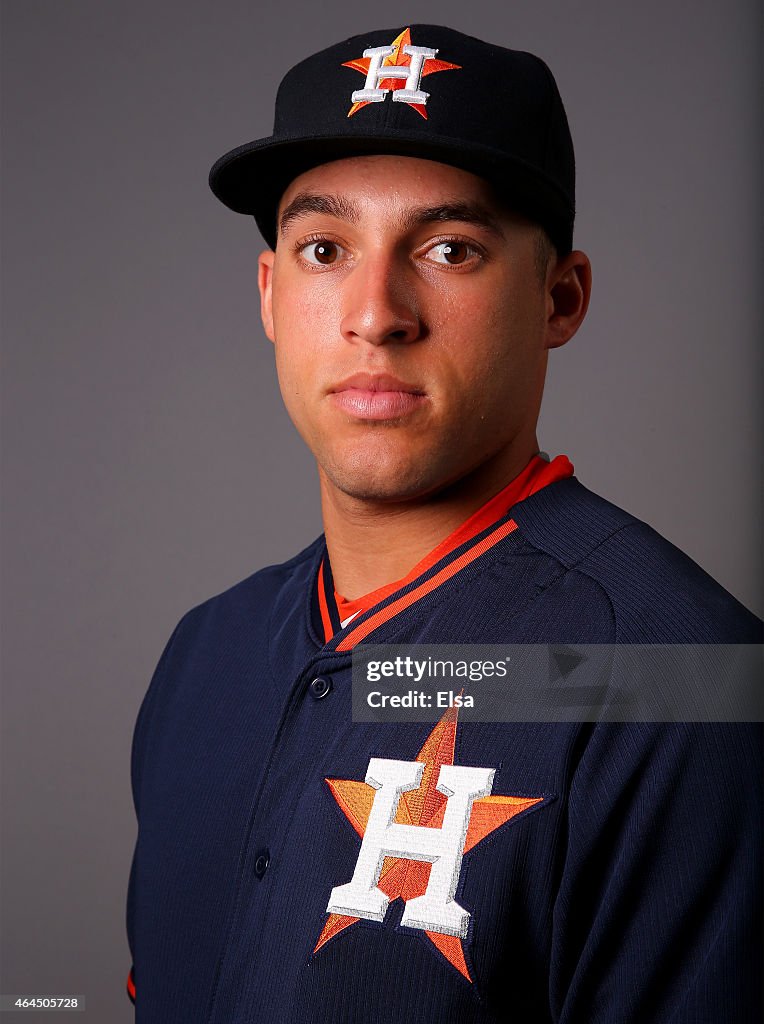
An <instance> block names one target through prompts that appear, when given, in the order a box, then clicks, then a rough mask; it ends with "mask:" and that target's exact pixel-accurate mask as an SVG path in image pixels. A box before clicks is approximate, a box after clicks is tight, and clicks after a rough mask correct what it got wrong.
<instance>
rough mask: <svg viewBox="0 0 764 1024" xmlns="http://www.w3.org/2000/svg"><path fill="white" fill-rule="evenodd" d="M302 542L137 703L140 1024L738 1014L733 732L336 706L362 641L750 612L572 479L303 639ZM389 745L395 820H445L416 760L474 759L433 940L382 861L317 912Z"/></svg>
mask: <svg viewBox="0 0 764 1024" xmlns="http://www.w3.org/2000/svg"><path fill="white" fill-rule="evenodd" d="M325 554H326V553H325V548H324V544H323V540H322V539H319V540H318V541H316V542H315V543H314V544H313V545H311V547H310V548H308V549H306V551H304V552H303V553H302V554H301V555H298V556H297V557H296V558H295V559H293V560H292V561H290V562H287V563H285V564H284V565H281V566H274V567H271V568H268V569H264V570H262V571H261V572H258V573H256V574H255V575H254V576H251V577H249V578H248V579H246V580H244V581H243V582H242V583H240V584H238V585H237V586H235V587H233V588H231V589H230V590H229V591H226V592H225V593H224V594H221V595H219V596H218V597H215V598H212V599H211V600H210V601H207V602H205V603H204V604H203V605H200V606H199V607H198V608H195V609H193V610H192V611H191V612H189V613H188V614H187V615H186V616H185V617H184V618H183V619H182V620H181V622H180V623H179V625H178V627H177V628H176V630H175V632H174V634H173V636H172V637H171V639H170V641H169V642H168V645H167V647H166V649H165V651H164V653H163V655H162V658H161V660H160V663H159V665H158V667H157V671H156V673H155V675H154V678H153V680H152V683H151V686H150V687H149V691H148V693H147V695H146V698H145V700H144V702H143V705H142V707H141V710H140V713H139V717H138V721H137V724H136V730H135V737H134V745H133V762H132V783H133V792H134V798H135V804H136V811H137V816H138V823H139V833H138V840H137V844H136V849H135V855H134V859H133V868H132V872H131V882H130V891H129V897H128V934H129V938H130V944H131V949H132V953H133V958H134V984H135V989H136V1020H137V1021H138V1024H174V1022H178V1024H180V1022H183V1024H195V1022H205V1024H254V1022H259V1021H276V1022H281V1021H284V1022H287V1021H288V1022H290V1024H291V1022H305V1024H307V1022H311V1024H323V1022H326V1024H328V1022H330V1021H331V1022H338V1021H339V1022H348V1024H354V1022H358V1024H361V1022H363V1024H393V1022H394V1024H401V1022H404V1021H406V1022H407V1021H412V1022H413V1021H416V1022H417V1024H429V1022H435V1021H437V1022H444V1021H446V1022H450V1021H453V1022H460V1024H461V1022H464V1024H473V1022H475V1024H478V1022H479V1024H484V1022H499V1021H502V1022H503V1021H515V1020H516V1021H522V1022H524V1024H528V1022H530V1024H537V1022H538V1024H541V1022H544V1024H547V1022H554V1024H579V1022H586V1024H611V1022H632V1021H633V1022H635V1024H636V1022H639V1024H645V1022H655V1024H659V1022H660V1024H664V1022H671V1024H679V1022H683V1024H684V1022H686V1024H690V1022H693V1024H697V1022H706V1021H707V1022H709V1024H712V1022H713V1024H720V1022H729V1024H733V1022H734V1024H739V1022H746V1021H749V1020H751V1021H752V1020H758V1019H759V1012H760V1009H761V1006H760V1001H759V998H760V987H759V977H758V974H759V967H760V961H761V906H762V896H761V891H760V882H761V871H760V850H761V824H760V822H761V806H762V803H761V797H762V794H761V776H762V771H761V768H762V745H761V744H762V737H761V728H760V726H757V725H718V724H717V725H690V724H685V725H682V724H676V725H662V724H576V723H570V724H539V723H523V724H491V723H482V724H481V723H472V722H465V723H460V722H458V721H457V720H456V718H455V716H453V717H447V718H445V719H444V720H443V721H442V722H441V723H440V724H439V725H435V726H433V724H429V725H418V724H396V725H393V724H384V725H382V724H354V723H353V722H352V721H351V713H350V659H351V648H352V646H353V643H354V642H359V640H366V639H367V638H368V640H369V641H373V642H379V643H386V642H389V643H417V642H421V643H441V642H442V643H546V642H554V643H573V644H578V643H760V642H761V623H759V622H758V620H757V619H755V618H754V617H753V616H752V615H750V613H749V612H747V611H746V610H745V609H744V608H743V607H742V606H741V605H740V604H739V603H738V602H737V601H736V600H735V599H734V598H733V597H731V595H729V594H727V593H726V592H725V591H724V590H723V589H722V588H721V587H719V586H718V584H716V583H714V581H713V580H711V579H710V578H709V577H708V576H707V575H706V574H705V573H704V572H703V571H702V570H701V569H700V568H699V567H698V566H696V565H695V564H694V563H693V562H691V561H690V560H689V559H688V558H686V556H684V555H682V554H681V553H680V552H679V551H677V549H676V548H674V547H672V545H670V544H669V543H668V542H667V541H665V540H663V539H662V538H660V537H659V536H658V535H657V534H655V532H654V531H652V530H650V528H649V527H647V526H645V525H644V524H642V523H640V522H639V521H637V520H635V519H634V518H633V517H631V516H629V515H628V514H627V513H625V512H622V511H621V510H619V509H617V508H615V507H614V506H612V505H610V504H609V503H607V502H605V501H604V500H603V499H601V498H598V497H597V496H596V495H593V494H592V493H591V492H589V491H588V490H586V489H585V488H584V487H583V486H582V485H581V484H580V483H579V482H578V481H577V480H576V479H575V478H570V479H567V480H561V481H559V482H557V483H554V484H551V485H550V486H548V487H546V488H544V489H543V490H541V491H539V492H538V493H536V494H533V495H531V496H530V497H528V498H527V499H526V500H524V501H521V502H520V503H518V504H516V505H515V506H514V507H513V508H511V509H510V510H509V511H508V512H507V514H506V515H505V516H504V517H503V518H501V519H499V520H498V522H497V523H495V524H493V525H492V526H490V527H489V528H488V529H487V530H485V531H483V532H482V533H481V534H478V535H477V536H476V537H473V538H470V540H469V541H468V542H467V543H466V545H464V546H462V547H460V548H457V549H456V550H454V551H452V552H450V553H449V554H448V555H447V556H446V557H445V558H444V559H443V560H441V561H440V562H438V563H436V564H435V565H433V566H431V567H430V568H429V569H428V570H427V572H426V573H425V574H424V577H423V578H420V579H416V580H413V581H411V582H409V583H408V584H407V585H406V587H404V588H403V591H402V592H397V593H394V594H392V595H390V596H389V597H388V598H387V599H386V600H385V601H383V602H382V603H381V605H378V606H376V607H375V608H371V609H368V610H367V611H365V612H364V613H363V614H361V615H358V616H357V617H356V618H354V619H353V621H352V622H350V623H349V624H348V625H347V626H346V627H345V628H344V629H343V628H341V627H340V628H339V629H336V630H334V629H333V636H332V638H331V640H330V641H329V642H326V640H325V633H324V628H325V624H324V622H323V621H322V615H321V608H320V606H319V600H318V586H317V584H318V575H319V570H320V567H321V565H322V564H324V565H328V562H327V560H326V557H325ZM433 581H434V582H433ZM375 759H376V761H375ZM380 759H381V760H380ZM392 762H395V764H396V765H398V766H399V767H398V768H396V770H400V771H409V770H411V771H416V773H418V777H421V780H422V781H421V786H420V788H419V790H417V791H416V792H415V793H414V794H413V796H412V797H411V799H410V800H407V801H406V802H405V809H404V808H403V807H402V805H401V809H399V811H398V813H397V815H396V819H395V823H396V824H398V823H401V827H403V828H404V832H401V833H400V835H412V834H413V833H411V832H405V828H406V827H411V826H413V827H414V828H416V827H418V826H419V827H421V826H428V825H429V826H430V829H432V830H435V829H437V828H440V827H441V826H442V825H443V823H444V820H445V818H444V814H445V808H444V806H443V803H442V799H443V798H442V797H440V796H438V795H437V794H436V792H435V789H434V786H433V779H434V777H435V774H436V772H437V771H441V772H442V771H449V770H452V772H453V773H454V774H453V778H454V780H456V781H455V783H454V785H456V783H457V782H458V781H459V780H460V779H462V778H466V777H467V776H466V775H465V773H464V772H462V774H461V775H460V774H459V773H460V771H461V770H462V769H465V768H470V769H472V770H473V775H471V776H469V777H470V778H473V777H474V779H477V780H478V782H476V783H475V787H477V788H475V787H473V788H474V789H475V795H474V796H473V797H469V798H467V797H465V800H466V801H467V803H465V805H464V806H465V807H467V805H468V804H469V801H470V800H471V801H472V803H471V804H470V806H469V807H468V809H467V811H465V815H466V816H465V817H464V827H465V829H466V832H465V833H464V834H465V837H466V838H465V842H464V849H463V850H460V851H458V858H457V860H458V872H457V877H456V881H455V888H454V894H453V898H454V900H455V901H456V902H457V903H458V906H459V907H460V908H462V909H463V910H465V911H466V912H467V915H468V916H467V918H466V919H463V923H462V924H460V925H459V926H458V927H457V928H454V929H452V931H451V932H450V933H449V932H448V930H447V928H448V926H447V925H446V924H444V923H439V922H438V921H437V920H434V919H433V920H429V919H428V921H427V922H425V925H426V927H420V926H412V925H411V924H406V915H407V907H409V905H410V904H411V903H413V901H414V900H415V899H416V898H417V897H418V896H421V894H422V892H423V891H424V890H425V889H426V886H427V882H426V879H425V878H424V876H423V874H422V870H421V862H417V863H415V862H413V861H410V860H409V861H407V860H406V858H397V859H396V858H388V861H389V862H388V863H386V864H385V865H383V866H382V875H383V876H384V877H383V878H382V876H380V878H381V880H380V886H381V887H382V889H383V890H384V892H385V894H386V896H387V898H388V900H389V902H388V903H387V904H386V905H385V908H384V909H383V911H381V913H380V914H378V915H377V916H378V918H379V919H376V920H375V919H372V918H371V917H368V916H367V917H361V916H359V915H353V914H352V913H346V912H344V911H343V908H342V903H341V894H342V893H343V891H344V890H343V888H342V887H343V886H345V885H347V883H349V882H350V881H351V878H352V877H353V876H354V870H355V868H356V864H357V863H358V860H359V851H360V849H361V846H362V844H363V842H364V841H365V840H364V834H365V832H366V831H367V830H368V831H369V832H371V831H373V830H374V828H375V827H377V826H376V825H375V822H374V817H373V813H372V809H371V803H372V801H371V799H370V793H369V792H368V791H367V790H366V789H364V788H363V786H364V779H365V778H366V776H367V772H369V771H371V768H370V766H372V764H373V763H374V764H376V765H378V766H379V767H381V768H384V767H385V766H386V765H389V764H390V763H392ZM412 764H413V766H414V767H413V768H412V767H411V766H412ZM406 765H408V766H409V767H408V768H407V767H406ZM401 766H402V767H401ZM450 766H454V767H453V769H450ZM481 773H482V774H481ZM489 773H490V775H489ZM489 777H490V782H489V783H488V782H486V780H488V779H489ZM481 780H482V781H481ZM379 785H380V788H382V789H383V788H384V785H385V783H383V782H380V784H379ZM480 786H482V787H483V788H482V790H479V787H480ZM478 790H479V791H478ZM465 793H466V790H465ZM449 799H451V798H449ZM439 801H440V802H439ZM470 808H471V809H470ZM425 830H426V829H424V828H422V829H421V831H422V832H424V831H425ZM446 831H447V830H446ZM446 831H444V833H443V834H444V836H445V834H446ZM417 834H419V833H417ZM455 863H456V861H455ZM412 865H413V866H412ZM335 893H336V897H335V896H333V894H335ZM335 898H336V901H337V906H338V907H339V909H338V910H334V911H330V910H329V909H328V908H329V907H330V906H332V899H335ZM348 918H353V920H347V919H348ZM464 921H466V924H464ZM430 925H434V927H430Z"/></svg>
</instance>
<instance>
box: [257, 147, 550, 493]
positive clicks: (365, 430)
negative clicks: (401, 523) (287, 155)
mask: <svg viewBox="0 0 764 1024" xmlns="http://www.w3.org/2000/svg"><path fill="white" fill-rule="evenodd" d="M279 217H280V229H279V238H278V244H277V247H276V252H275V254H274V253H271V252H268V253H264V254H263V255H262V256H261V259H260V287H261V293H262V312H263V323H264V327H265V331H266V334H267V335H268V337H269V338H270V339H271V340H272V341H273V342H274V344H275V350H276V365H277V370H278V376H279V382H280V386H281V391H282V395H283V398H284V402H285V404H286V407H287V410H288V412H289V414H290V416H291V417H292V420H293V421H294V423H295V425H296V427H297V429H298V430H299V432H300V434H301V435H302V437H303V438H304V440H305V442H306V443H307V445H308V446H309V448H310V449H311V451H312V452H313V454H314V455H315V457H316V460H317V462H318V465H319V471H320V474H321V478H322V483H323V485H324V486H328V487H330V488H336V489H338V490H339V491H340V492H342V493H344V494H346V495H349V496H352V497H354V498H357V499H362V500H365V501H384V502H392V501H407V500H412V499H416V498H422V497H425V496H428V495H433V494H435V493H436V492H438V491H439V490H441V489H443V488H445V487H447V486H448V485H450V484H453V483H455V482H456V481H458V480H460V479H462V478H464V477H467V476H468V475H469V474H471V473H473V472H475V471H479V470H481V469H483V468H485V467H487V466H492V465H495V466H498V467H500V468H501V467H502V464H503V463H506V469H507V471H509V470H510V469H513V471H514V472H518V471H519V470H520V469H522V468H523V466H524V465H525V463H526V462H527V460H528V458H529V457H530V455H531V454H532V453H533V451H535V447H536V446H535V426H536V420H537V417H538V411H539V405H540V402H541V395H542V390H543V383H544V374H545V368H546V357H547V349H548V348H549V347H550V346H551V345H553V344H561V343H562V340H567V339H566V338H563V339H561V340H560V339H559V338H555V337H554V332H553V331H551V330H550V326H549V325H550V320H551V319H552V318H551V312H552V307H553V301H552V299H551V298H550V293H549V285H548V281H547V277H548V276H549V275H548V274H546V273H545V272H543V270H540V268H539V229H538V228H537V227H535V226H534V225H532V224H530V223H528V222H527V221H525V220H523V219H522V218H519V217H516V216H514V215H512V214H510V213H509V212H507V211H506V210H505V209H503V207H502V206H501V205H500V204H499V203H498V202H497V200H496V198H495V196H494V194H493V192H492V190H491V188H490V186H489V185H488V184H487V183H486V182H484V181H483V180H482V179H481V178H478V177H476V176H475V175H473V174H470V173H468V172H466V171H462V170H459V169H457V168H454V167H450V166H447V165H445V164H440V163H435V162H432V161H428V160H420V159H414V158H409V157H397V156H369V157H356V158H352V159H345V160H338V161H335V162H332V163H328V164H324V165H322V166H320V167H316V168H314V169H313V170H310V171H308V172H306V173H305V174H303V175H301V176H300V177H298V178H297V179H296V180H295V181H293V182H292V184H291V185H290V187H289V188H288V190H287V191H286V193H285V194H284V196H283V198H282V201H281V204H280V208H279ZM513 459H514V461H515V463H516V462H518V461H519V463H520V464H519V465H514V466H512V462H513ZM507 479H508V477H507Z"/></svg>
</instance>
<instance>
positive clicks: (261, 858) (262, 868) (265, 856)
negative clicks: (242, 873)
mask: <svg viewBox="0 0 764 1024" xmlns="http://www.w3.org/2000/svg"><path fill="white" fill-rule="evenodd" d="M270 862H271V855H270V853H268V851H267V850H258V851H257V856H256V857H255V875H256V877H257V878H262V877H263V875H264V874H265V872H266V871H267V870H268V865H269V864H270Z"/></svg>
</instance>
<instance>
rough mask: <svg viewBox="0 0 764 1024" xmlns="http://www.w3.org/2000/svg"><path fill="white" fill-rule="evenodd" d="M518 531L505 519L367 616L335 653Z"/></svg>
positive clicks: (346, 647)
mask: <svg viewBox="0 0 764 1024" xmlns="http://www.w3.org/2000/svg"><path fill="white" fill-rule="evenodd" d="M516 529H517V523H516V522H515V521H514V520H513V519H508V520H507V522H506V523H502V525H501V526H498V527H497V528H496V529H495V530H494V531H493V533H489V534H488V535H487V536H486V537H484V538H483V539H482V540H481V541H480V542H479V543H477V544H475V546H474V547H472V548H470V550H469V551H465V552H464V553H463V554H461V555H459V557H458V558H455V559H454V560H453V562H451V563H449V565H447V566H445V567H444V568H443V569H441V570H440V572H437V573H436V574H435V575H434V576H431V577H430V579H428V580H425V581H424V583H421V584H420V585H419V586H418V587H415V588H414V589H413V590H410V591H409V592H408V593H407V594H403V595H402V596H401V597H399V598H398V600H397V601H392V602H391V603H390V604H388V605H386V607H384V608H380V610H379V611H378V612H376V613H375V614H374V615H371V616H369V618H368V619H366V620H365V621H364V622H361V623H359V624H358V626H357V627H356V628H355V629H351V630H350V632H349V633H348V635H347V636H346V637H344V639H343V640H342V641H341V642H340V643H338V644H337V650H338V651H349V650H350V649H351V648H353V647H355V645H356V644H357V643H359V642H360V641H361V640H363V639H364V638H365V637H367V636H368V635H369V633H371V632H372V631H373V630H375V629H377V627H379V626H381V625H383V624H384V623H385V622H389V621H390V619H392V618H393V617H394V616H395V615H397V614H398V613H399V612H402V611H404V610H405V609H406V608H409V607H411V605H412V604H414V603H415V602H416V601H418V600H419V599H420V598H422V597H425V595H427V594H430V593H432V591H433V590H435V589H436V588H437V587H439V586H440V585H441V584H442V583H445V582H446V580H449V579H451V577H452V576H455V575H456V573H458V572H461V570H462V569H464V568H466V567H467V566H468V565H469V564H470V563H471V562H474V561H475V559H476V558H479V557H480V556H481V555H483V554H485V552H486V551H489V550H490V549H491V548H492V547H493V546H494V545H495V544H498V543H499V541H500V540H503V539H504V538H505V537H507V536H509V534H510V533H513V532H514V531H515V530H516Z"/></svg>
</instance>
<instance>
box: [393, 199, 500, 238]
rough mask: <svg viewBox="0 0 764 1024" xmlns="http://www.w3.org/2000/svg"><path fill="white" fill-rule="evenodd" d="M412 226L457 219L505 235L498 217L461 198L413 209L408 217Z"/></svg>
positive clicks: (477, 204)
mask: <svg viewBox="0 0 764 1024" xmlns="http://www.w3.org/2000/svg"><path fill="white" fill-rule="evenodd" d="M406 220H407V222H408V223H409V224H410V225H411V227H417V226H419V225H420V224H432V223H437V222H439V221H450V220H457V221H462V222H463V223H465V224H475V225H477V226H478V227H481V228H485V229H486V230H487V231H490V232H492V233H493V234H495V235H498V236H499V237H500V238H503V237H504V232H503V231H502V229H501V225H500V223H499V220H498V218H497V217H495V216H494V215H493V214H491V213H490V211H489V210H486V209H485V208H484V207H483V206H480V204H479V203H468V202H463V201H461V200H454V201H450V202H447V203H442V204H440V205H438V206H426V207H423V208H422V209H419V210H412V211H411V212H410V213H409V214H408V215H407V217H406Z"/></svg>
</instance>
